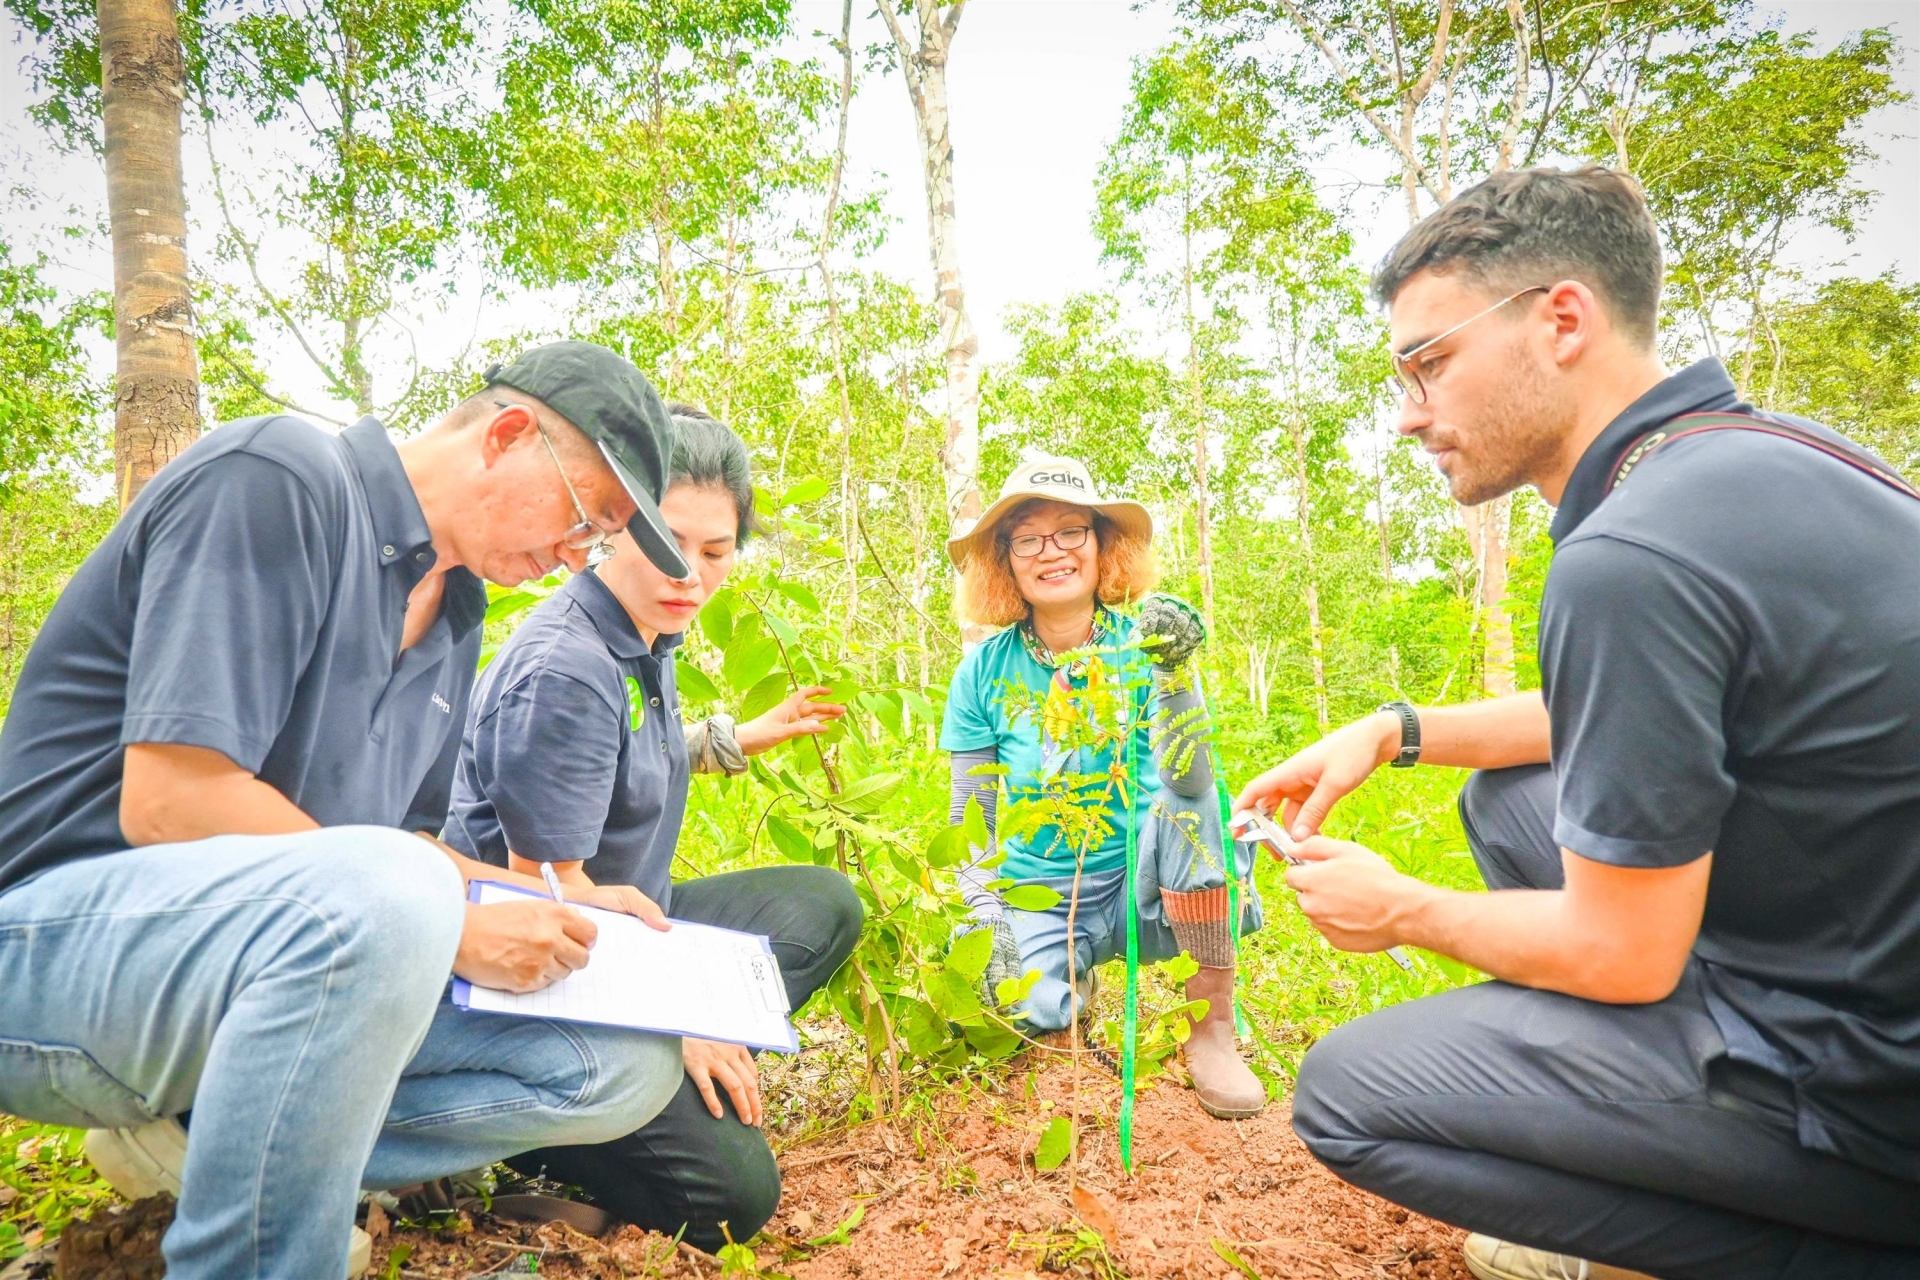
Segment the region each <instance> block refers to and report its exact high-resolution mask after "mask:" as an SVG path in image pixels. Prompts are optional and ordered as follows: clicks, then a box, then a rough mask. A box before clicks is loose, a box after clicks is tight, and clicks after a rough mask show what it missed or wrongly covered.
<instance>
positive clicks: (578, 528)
mask: <svg viewBox="0 0 1920 1280" xmlns="http://www.w3.org/2000/svg"><path fill="white" fill-rule="evenodd" d="M494 403H495V404H497V405H499V406H500V407H501V408H502V409H511V408H513V407H514V406H513V405H510V404H508V403H507V402H506V401H505V400H495V401H494ZM520 407H521V408H525V407H526V406H524V405H522V406H520ZM528 412H532V411H531V410H529V411H528ZM533 429H534V430H535V431H538V432H539V433H540V443H541V444H544V445H545V446H547V456H548V457H549V458H552V459H553V468H554V470H556V471H558V472H559V473H560V483H561V484H563V485H565V486H566V490H567V501H569V502H571V503H572V504H573V514H574V517H575V524H574V526H573V527H572V528H571V529H568V530H567V531H566V532H565V533H563V534H561V535H560V545H561V546H563V547H565V548H566V549H567V550H569V551H584V552H586V553H587V568H589V569H593V568H597V567H598V566H600V565H603V564H605V563H606V562H607V561H609V560H611V559H613V555H614V546H613V544H612V543H611V542H609V541H607V538H608V534H607V531H606V530H605V529H602V528H601V527H600V526H599V525H597V524H595V523H594V522H593V521H591V520H589V519H587V509H586V508H585V507H584V506H582V505H581V503H580V494H579V492H578V491H577V490H575V489H574V487H573V481H571V480H569V479H568V478H567V469H566V467H565V466H563V465H562V464H561V462H560V451H559V450H557V449H555V448H554V447H553V438H552V437H551V436H549V435H548V434H547V429H546V427H545V426H544V425H542V424H541V422H540V419H539V417H538V416H536V417H535V418H534V420H533Z"/></svg>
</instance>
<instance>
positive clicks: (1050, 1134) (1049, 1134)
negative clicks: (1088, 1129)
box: [1033, 1116, 1073, 1173]
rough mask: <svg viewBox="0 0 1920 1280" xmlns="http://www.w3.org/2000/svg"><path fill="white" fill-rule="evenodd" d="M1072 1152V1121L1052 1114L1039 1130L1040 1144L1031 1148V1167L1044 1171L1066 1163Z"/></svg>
mask: <svg viewBox="0 0 1920 1280" xmlns="http://www.w3.org/2000/svg"><path fill="white" fill-rule="evenodd" d="M1072 1152H1073V1121H1071V1120H1069V1119H1068V1118H1067V1117H1065V1116H1054V1117H1053V1118H1052V1119H1050V1120H1048V1121H1047V1127H1046V1128H1045V1129H1044V1130H1042V1131H1041V1134H1040V1145H1039V1146H1037V1147H1035V1148H1034V1150H1033V1167H1034V1168H1036V1169H1038V1170H1040V1171H1041V1172H1042V1173H1045V1172H1046V1171H1047V1170H1049V1169H1058V1168H1059V1167H1060V1166H1061V1165H1062V1164H1065V1163H1066V1159H1067V1157H1068V1156H1069V1155H1070V1154H1072Z"/></svg>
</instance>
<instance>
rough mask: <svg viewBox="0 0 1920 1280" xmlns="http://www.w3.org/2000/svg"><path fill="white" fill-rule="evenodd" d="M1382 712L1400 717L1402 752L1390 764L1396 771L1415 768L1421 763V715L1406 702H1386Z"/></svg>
mask: <svg viewBox="0 0 1920 1280" xmlns="http://www.w3.org/2000/svg"><path fill="white" fill-rule="evenodd" d="M1380 710H1382V711H1391V712H1393V714H1394V715H1396V716H1399V717H1400V751H1399V754H1397V755H1395V756H1394V758H1393V759H1392V760H1390V761H1388V763H1389V764H1390V765H1391V766H1392V767H1393V768H1395V769H1411V768H1413V766H1415V765H1416V764H1419V763H1420V713H1419V712H1417V711H1415V710H1414V709H1413V706H1412V704H1411V703H1406V702H1385V703H1382V704H1381V705H1380Z"/></svg>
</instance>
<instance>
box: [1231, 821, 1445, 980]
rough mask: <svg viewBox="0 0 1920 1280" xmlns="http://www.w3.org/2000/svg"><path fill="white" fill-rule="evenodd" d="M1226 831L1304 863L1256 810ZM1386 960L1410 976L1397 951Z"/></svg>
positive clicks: (1277, 827) (1279, 830)
mask: <svg viewBox="0 0 1920 1280" xmlns="http://www.w3.org/2000/svg"><path fill="white" fill-rule="evenodd" d="M1227 831H1228V834H1230V835H1232V836H1233V838H1234V839H1235V840H1238V841H1240V842H1241V843H1242V844H1264V845H1266V846H1267V848H1269V849H1271V850H1273V852H1274V855H1275V856H1276V857H1278V858H1280V859H1282V860H1284V861H1285V862H1286V863H1287V864H1288V865H1289V866H1295V867H1298V866H1301V865H1303V864H1304V863H1305V861H1306V860H1305V859H1304V858H1302V857H1301V856H1300V854H1299V844H1298V843H1297V842H1296V841H1295V840H1294V838H1293V837H1292V836H1290V835H1288V834H1287V829H1286V828H1285V827H1283V826H1281V825H1280V824H1279V823H1277V822H1275V821H1274V820H1273V819H1272V818H1269V817H1268V816H1267V815H1266V814H1265V813H1262V812H1261V811H1260V810H1258V809H1242V810H1241V811H1240V812H1238V813H1236V814H1234V815H1233V817H1232V819H1231V820H1229V821H1228V823H1227ZM1387 956H1388V957H1389V958H1390V959H1391V960H1392V961H1393V962H1394V963H1395V964H1397V965H1399V966H1400V967H1401V968H1402V969H1405V970H1406V971H1407V972H1408V973H1412V972H1413V961H1411V960H1409V959H1408V958H1407V953H1406V952H1404V951H1402V950H1401V949H1400V948H1398V947H1388V948H1387Z"/></svg>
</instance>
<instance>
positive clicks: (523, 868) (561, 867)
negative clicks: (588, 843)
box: [495, 849, 593, 889]
mask: <svg viewBox="0 0 1920 1280" xmlns="http://www.w3.org/2000/svg"><path fill="white" fill-rule="evenodd" d="M551 865H552V867H553V874H554V875H555V876H557V877H559V879H560V883H561V884H563V885H568V886H570V887H572V888H576V889H591V888H593V880H592V878H591V877H590V876H588V875H587V864H586V862H585V861H584V860H582V859H575V860H574V861H572V862H555V863H552V864H551ZM498 869H499V868H497V867H496V868H495V870H498ZM507 869H508V870H509V871H514V872H518V873H519V874H521V875H523V876H532V877H533V878H534V879H535V880H539V881H540V882H541V883H542V884H544V883H546V882H545V880H544V879H542V878H541V875H540V860H539V859H538V858H523V857H521V856H520V855H519V854H517V853H515V852H514V851H513V850H511V849H509V850H507Z"/></svg>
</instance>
